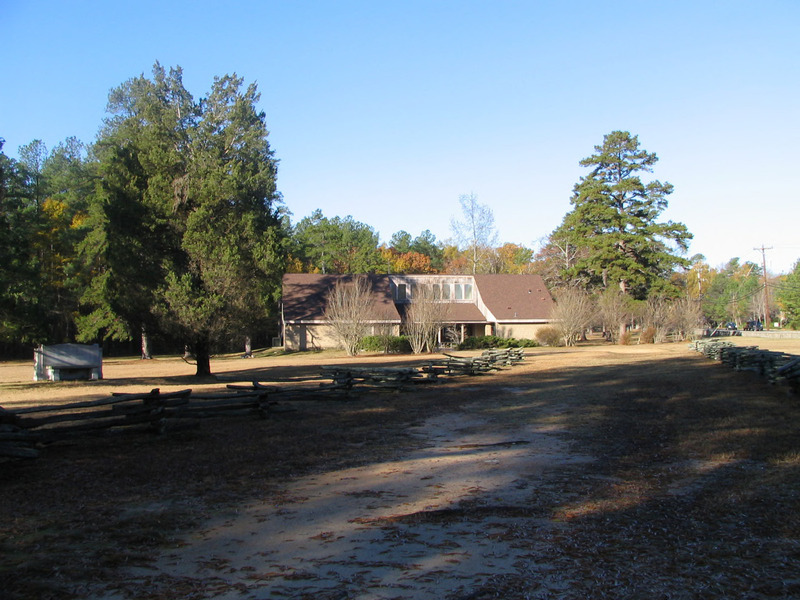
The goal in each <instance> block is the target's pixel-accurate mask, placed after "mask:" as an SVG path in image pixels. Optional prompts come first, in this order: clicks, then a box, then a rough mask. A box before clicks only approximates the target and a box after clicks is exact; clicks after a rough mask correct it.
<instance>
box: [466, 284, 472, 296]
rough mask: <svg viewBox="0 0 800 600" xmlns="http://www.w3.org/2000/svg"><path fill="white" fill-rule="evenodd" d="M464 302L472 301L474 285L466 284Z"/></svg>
mask: <svg viewBox="0 0 800 600" xmlns="http://www.w3.org/2000/svg"><path fill="white" fill-rule="evenodd" d="M464 300H472V284H471V283H465V284H464Z"/></svg>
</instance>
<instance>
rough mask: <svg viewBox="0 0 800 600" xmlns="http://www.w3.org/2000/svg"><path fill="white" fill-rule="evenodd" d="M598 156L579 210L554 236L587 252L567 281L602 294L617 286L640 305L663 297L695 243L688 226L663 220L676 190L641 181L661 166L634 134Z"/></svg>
mask: <svg viewBox="0 0 800 600" xmlns="http://www.w3.org/2000/svg"><path fill="white" fill-rule="evenodd" d="M595 152H596V154H593V155H592V156H589V157H588V158H584V159H583V160H582V161H580V164H581V166H583V167H590V168H591V169H592V171H591V173H589V175H587V176H585V177H581V179H580V181H579V182H578V183H577V184H576V185H575V187H574V189H573V194H572V198H571V199H570V202H571V203H572V205H573V209H572V210H571V211H570V212H569V213H567V215H566V216H565V217H564V220H563V222H562V224H561V225H560V227H559V228H558V229H557V230H556V231H555V232H554V233H553V236H554V237H555V238H557V239H560V240H562V241H565V242H569V243H571V244H573V245H574V246H576V247H578V248H579V249H583V250H584V251H585V252H584V255H583V256H580V257H579V258H578V260H577V261H576V263H575V264H574V265H573V266H572V267H570V269H568V270H567V272H566V273H565V275H566V276H567V277H578V278H585V279H586V280H587V281H588V283H589V285H590V286H592V287H599V288H601V289H606V288H608V287H611V286H618V287H619V289H620V290H621V291H622V292H624V293H627V294H630V295H631V296H633V297H635V298H644V297H646V296H647V295H648V293H650V291H651V290H652V291H659V292H660V291H663V290H664V288H665V287H668V286H669V276H670V273H671V272H672V271H673V269H675V268H676V267H679V266H687V265H688V261H686V259H685V258H683V257H681V256H680V254H681V253H683V252H684V251H685V250H686V249H687V248H688V243H689V240H690V239H691V238H692V235H691V234H690V233H689V231H688V230H687V228H686V226H685V225H683V224H682V223H673V222H672V221H667V222H660V221H659V220H658V219H659V217H660V216H661V213H662V212H663V211H664V210H665V209H666V208H667V196H669V194H671V193H672V191H673V187H672V185H671V184H669V183H666V182H665V183H661V182H660V181H658V180H653V181H650V182H648V183H644V182H643V181H642V180H641V179H640V176H639V175H640V173H649V172H651V171H652V169H653V165H655V164H656V162H657V161H658V158H657V157H656V155H655V154H654V153H651V152H647V151H646V150H643V149H641V148H640V147H639V139H638V137H637V136H635V135H631V134H630V133H628V132H627V131H614V132H612V133H610V134H608V135H606V136H605V137H604V139H603V144H602V145H600V146H595Z"/></svg>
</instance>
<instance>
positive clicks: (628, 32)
mask: <svg viewBox="0 0 800 600" xmlns="http://www.w3.org/2000/svg"><path fill="white" fill-rule="evenodd" d="M0 39H2V46H3V50H4V52H3V59H2V61H0V137H3V138H5V140H6V146H5V151H6V152H7V153H8V154H10V155H12V156H16V151H17V148H18V147H19V146H21V145H23V144H26V143H28V142H30V141H31V140H33V139H41V140H43V141H44V142H45V143H46V144H47V147H48V148H52V147H53V146H54V145H55V144H57V143H58V142H59V141H62V140H64V139H65V138H66V137H67V136H71V135H74V136H77V137H78V138H79V139H81V140H82V141H84V142H87V143H89V142H92V141H94V139H95V135H96V133H97V130H98V128H99V126H100V124H101V121H102V119H103V117H104V115H105V105H106V100H107V96H108V92H109V90H110V89H111V88H113V87H116V86H118V85H119V84H121V83H122V82H123V81H125V80H127V79H129V78H131V77H133V76H136V75H139V74H141V73H145V74H147V75H149V74H150V70H151V67H152V65H153V63H154V62H155V61H156V60H158V61H159V62H161V64H162V65H164V66H166V67H170V66H181V67H182V68H183V70H184V83H185V85H186V86H187V88H188V89H189V90H190V91H191V92H192V93H193V94H194V96H195V97H196V98H197V97H201V96H203V95H204V94H205V93H206V92H207V91H208V89H209V88H210V85H211V82H212V80H213V77H214V76H215V75H224V74H226V73H232V72H236V73H237V74H238V75H240V76H242V77H244V79H245V81H246V82H248V83H249V82H254V81H255V82H256V83H258V86H259V89H260V91H261V95H262V96H261V108H263V110H264V111H265V112H266V114H267V123H268V126H269V129H270V131H271V136H270V139H271V144H272V147H273V149H274V151H275V154H276V157H277V158H278V159H280V167H279V178H278V187H279V189H280V190H281V192H282V193H283V195H284V199H285V201H286V205H287V207H288V208H289V210H290V211H291V212H292V213H293V220H294V221H295V222H296V221H299V220H300V219H301V218H303V217H305V216H308V215H309V214H310V213H311V212H312V211H313V210H314V209H316V208H320V209H322V211H323V212H324V213H325V215H327V216H330V217H332V216H335V215H339V216H345V215H352V216H353V217H354V218H355V219H356V220H359V221H363V222H365V223H367V224H369V225H371V226H373V227H374V228H375V229H376V230H377V231H378V232H379V233H380V235H381V239H382V240H383V241H388V239H389V238H390V237H391V235H392V233H394V232H396V231H398V230H401V229H403V230H406V231H408V232H409V233H411V234H412V235H414V236H416V235H418V234H419V233H420V232H421V231H422V230H424V229H430V230H431V231H432V232H433V233H434V234H435V235H436V236H437V238H438V239H439V240H446V239H447V238H449V237H450V236H451V231H450V221H451V218H452V217H458V216H459V205H458V197H459V195H461V194H468V193H474V194H476V195H477V196H478V199H479V201H480V202H481V203H483V204H487V205H489V206H490V207H491V208H492V210H493V211H494V215H495V220H496V225H497V229H498V232H499V235H500V240H501V241H504V242H505V241H509V242H515V243H520V244H524V245H526V246H529V247H534V246H535V245H536V242H537V240H539V239H540V238H543V237H544V236H546V235H547V234H548V233H550V231H552V230H553V229H554V228H555V227H556V226H558V225H559V223H560V222H561V220H562V218H563V216H564V214H565V213H566V212H567V211H568V210H569V209H570V204H569V198H570V194H571V191H572V187H573V185H574V184H575V183H576V182H577V181H578V178H579V177H580V176H581V175H583V174H585V172H586V170H585V169H583V168H581V167H580V166H579V165H578V161H579V160H580V159H581V158H584V157H586V156H588V155H590V154H592V153H593V148H594V146H595V145H597V144H600V143H601V142H602V139H603V135H605V134H607V133H609V132H611V131H613V130H616V129H621V130H627V131H630V132H631V133H633V134H636V135H638V136H639V140H640V142H641V144H642V147H644V148H645V149H647V150H649V151H651V152H656V153H657V154H658V156H659V158H660V162H659V163H658V164H657V165H656V169H655V172H654V174H653V176H654V177H655V178H658V179H660V180H661V181H669V182H670V183H672V184H673V185H674V186H675V193H674V194H672V196H670V207H669V209H668V211H667V212H666V213H665V214H664V218H667V219H672V220H675V221H681V222H683V223H685V224H686V225H687V226H688V228H689V230H690V231H691V232H693V233H694V234H695V239H694V241H693V243H692V247H691V249H690V254H695V253H701V254H704V255H705V256H706V258H707V259H708V261H709V263H710V264H711V265H712V266H718V265H721V264H722V263H724V262H726V261H727V260H728V259H729V258H731V257H735V256H738V257H741V259H742V260H752V261H755V262H758V263H759V264H760V262H761V253H760V252H757V251H755V250H754V248H756V247H760V246H762V245H764V246H767V247H772V248H773V249H772V250H769V251H767V253H766V256H767V264H768V268H769V269H770V270H772V271H775V272H780V271H784V272H785V271H788V270H789V269H790V268H791V266H792V264H793V263H794V261H795V260H797V259H798V258H800V235H798V227H799V224H800V186H798V185H797V180H798V172H800V145H799V143H800V104H799V103H798V97H799V96H800V94H799V93H798V92H800V2H798V1H797V0H763V1H761V2H757V3H756V2H751V1H747V2H745V1H739V0H720V1H703V0H691V1H683V0H675V1H670V2H641V0H639V1H635V2H627V1H625V2H597V1H563V2H554V1H553V2H537V1H533V0H529V1H518V2H511V1H504V0H493V1H491V2H489V1H484V2H477V1H461V2H455V1H436V0H408V1H406V0H404V1H400V0H393V1H388V0H386V1H384V0H369V1H347V0H339V1H334V0H330V1H326V2H321V1H306V0H285V1H280V2H279V1H259V2H255V1H253V2H237V1H235V0H232V1H228V2H219V1H218V0H216V1H213V2H207V1H191V2H190V1H187V0H179V1H171V0H161V1H159V2H153V1H150V0H143V1H137V2H129V3H128V2H126V3H121V2H120V3H117V2H99V1H80V0H75V1H70V2H67V1H65V0H62V1H37V0H3V1H2V2H0Z"/></svg>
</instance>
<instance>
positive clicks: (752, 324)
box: [744, 321, 764, 331]
mask: <svg viewBox="0 0 800 600" xmlns="http://www.w3.org/2000/svg"><path fill="white" fill-rule="evenodd" d="M744 330H745V331H763V330H764V326H763V325H762V324H761V321H748V322H747V323H745V326H744Z"/></svg>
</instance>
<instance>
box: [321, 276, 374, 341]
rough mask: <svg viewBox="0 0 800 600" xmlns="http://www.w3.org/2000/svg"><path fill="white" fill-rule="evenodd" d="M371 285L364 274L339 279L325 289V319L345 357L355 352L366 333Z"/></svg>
mask: <svg viewBox="0 0 800 600" xmlns="http://www.w3.org/2000/svg"><path fill="white" fill-rule="evenodd" d="M371 313H372V294H371V286H370V284H369V281H368V280H367V278H366V277H353V278H350V279H339V280H338V281H337V282H336V284H335V285H334V286H333V287H332V288H331V290H330V291H329V292H328V297H327V305H326V307H325V321H326V322H327V324H328V325H329V326H330V328H331V330H332V331H333V335H334V337H335V338H336V340H337V341H338V342H339V345H340V346H341V347H342V348H344V351H345V352H347V355H348V356H354V355H356V354H357V353H358V350H359V347H360V345H361V340H362V339H363V338H364V337H365V336H366V335H367V334H368V333H369V321H370V315H371Z"/></svg>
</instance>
